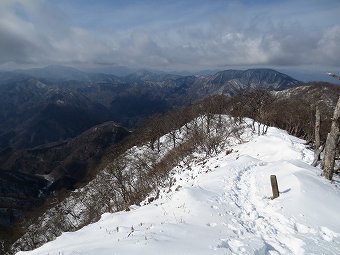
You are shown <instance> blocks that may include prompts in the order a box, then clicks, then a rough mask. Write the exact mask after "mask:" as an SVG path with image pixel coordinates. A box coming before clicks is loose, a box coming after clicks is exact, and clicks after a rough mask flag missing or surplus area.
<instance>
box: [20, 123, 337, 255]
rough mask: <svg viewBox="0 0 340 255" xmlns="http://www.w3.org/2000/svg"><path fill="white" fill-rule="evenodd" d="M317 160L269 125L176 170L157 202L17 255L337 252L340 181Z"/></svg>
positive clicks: (300, 144) (104, 218) (110, 216)
mask: <svg viewBox="0 0 340 255" xmlns="http://www.w3.org/2000/svg"><path fill="white" fill-rule="evenodd" d="M312 157H313V155H312V152H311V151H309V150H308V149H306V147H305V146H304V141H303V140H300V139H298V138H296V137H293V136H290V135H288V134H287V133H286V132H285V131H282V130H279V129H276V128H269V130H268V134H267V135H264V136H254V137H253V138H251V140H250V141H249V142H247V143H244V144H241V145H237V146H235V147H233V152H232V153H229V154H227V153H225V152H223V153H220V154H219V155H217V156H216V157H213V158H210V159H206V160H203V161H202V160H199V159H197V160H195V161H194V162H192V164H191V165H190V166H189V167H188V166H184V164H181V165H179V166H178V167H176V168H175V169H174V170H173V178H175V179H176V184H175V185H174V186H172V187H170V188H167V189H164V190H162V191H161V192H160V198H159V199H157V200H154V201H153V202H152V203H150V204H147V205H144V206H131V210H130V211H128V212H118V213H113V214H104V215H103V216H102V218H101V220H100V221H98V222H97V223H94V224H91V225H88V226H86V227H84V228H83V229H81V230H79V231H77V232H74V233H64V234H62V236H60V237H58V238H57V239H56V240H54V241H52V242H50V243H47V244H45V245H43V246H42V247H40V248H38V249H36V250H34V251H30V252H19V253H17V254H19V255H27V254H32V255H33V254H34V255H40V254H41V255H42V254H44V255H46V254H49V255H54V254H55V255H59V254H63V255H71V254H83V255H85V254H95V255H101V254H103V255H105V254H110V255H112V254H149V255H150V254H157V255H158V254H195V255H197V254H258V255H260V254H340V221H339V220H338V219H339V211H340V189H339V187H337V185H338V184H339V181H335V183H333V184H331V183H329V182H328V181H326V180H324V179H323V178H322V177H320V170H319V169H317V168H314V167H311V166H310V163H311V161H312ZM272 174H275V175H276V176H277V179H278V184H279V190H280V197H279V198H277V199H275V200H271V199H270V197H271V186H270V175H272Z"/></svg>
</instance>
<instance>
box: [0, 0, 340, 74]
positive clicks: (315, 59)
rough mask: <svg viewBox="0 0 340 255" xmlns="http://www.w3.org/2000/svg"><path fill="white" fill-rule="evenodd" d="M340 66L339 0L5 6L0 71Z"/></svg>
mask: <svg viewBox="0 0 340 255" xmlns="http://www.w3.org/2000/svg"><path fill="white" fill-rule="evenodd" d="M52 64H53V65H55V64H58V65H68V66H75V67H105V66H127V67H133V68H153V69H164V70H204V69H215V68H218V69H228V68H232V67H263V66H265V67H276V68H279V69H280V68H281V69H291V70H292V69H301V70H305V69H306V70H308V69H310V68H319V69H325V70H326V69H327V70H331V71H338V70H339V69H340V1H339V0H323V1H321V0H305V1H302V0H259V1H256V0H253V1H251V0H230V1H227V0H210V1H203V0H187V1H183V0H182V1H178V0H172V1H170V0H169V1H164V0H144V1H137V0H117V1H115V0H112V1H109V0H73V1H72V0H1V1H0V69H8V68H27V67H36V66H46V65H52Z"/></svg>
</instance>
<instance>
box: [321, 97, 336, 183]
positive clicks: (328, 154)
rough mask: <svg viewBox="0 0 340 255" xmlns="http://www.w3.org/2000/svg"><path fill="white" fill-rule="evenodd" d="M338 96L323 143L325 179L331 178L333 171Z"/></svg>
mask: <svg viewBox="0 0 340 255" xmlns="http://www.w3.org/2000/svg"><path fill="white" fill-rule="evenodd" d="M339 124H340V97H339V99H338V102H337V104H336V106H335V110H334V113H333V119H332V125H331V130H330V132H329V133H328V135H327V140H326V144H325V155H324V158H323V162H322V166H323V167H322V168H323V175H324V176H325V178H326V179H328V180H332V178H333V173H334V164H335V154H336V146H337V143H338V140H339V134H340V127H339Z"/></svg>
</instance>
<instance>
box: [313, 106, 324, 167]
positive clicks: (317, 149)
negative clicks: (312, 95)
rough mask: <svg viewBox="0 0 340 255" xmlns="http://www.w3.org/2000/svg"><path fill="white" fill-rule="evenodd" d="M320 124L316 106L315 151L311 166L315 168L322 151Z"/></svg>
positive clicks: (318, 110)
mask: <svg viewBox="0 0 340 255" xmlns="http://www.w3.org/2000/svg"><path fill="white" fill-rule="evenodd" d="M320 124H321V115H320V109H319V107H318V106H316V110H315V131H314V138H315V150H314V161H313V163H312V166H317V164H318V162H319V161H320V154H321V152H322V150H323V146H322V145H321V141H320Z"/></svg>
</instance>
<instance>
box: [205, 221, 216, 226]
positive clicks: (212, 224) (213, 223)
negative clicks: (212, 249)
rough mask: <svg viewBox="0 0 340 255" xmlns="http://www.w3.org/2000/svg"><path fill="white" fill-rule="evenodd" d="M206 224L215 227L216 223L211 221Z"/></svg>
mask: <svg viewBox="0 0 340 255" xmlns="http://www.w3.org/2000/svg"><path fill="white" fill-rule="evenodd" d="M207 226H208V227H216V226H217V223H215V222H211V223H208V224H207Z"/></svg>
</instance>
